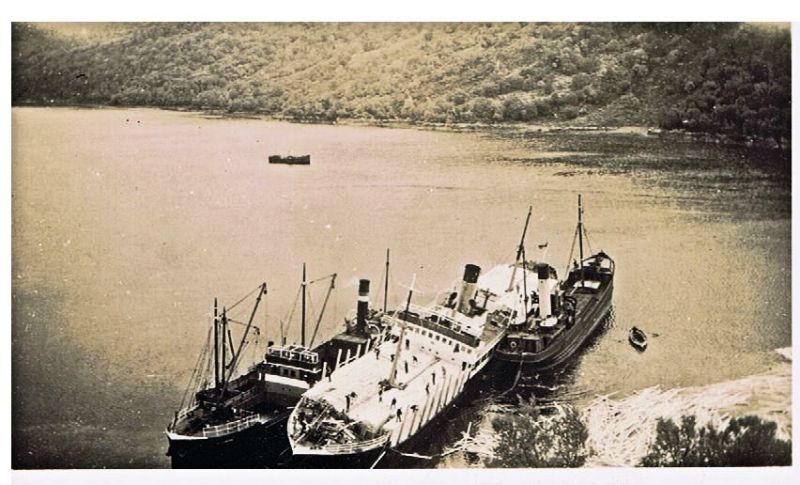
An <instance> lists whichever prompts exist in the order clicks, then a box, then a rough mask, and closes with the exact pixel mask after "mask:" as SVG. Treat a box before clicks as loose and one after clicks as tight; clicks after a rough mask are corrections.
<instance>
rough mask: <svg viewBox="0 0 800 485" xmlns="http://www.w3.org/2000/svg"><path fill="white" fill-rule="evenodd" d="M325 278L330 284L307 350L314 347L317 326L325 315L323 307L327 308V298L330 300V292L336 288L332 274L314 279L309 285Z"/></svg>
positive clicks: (334, 274)
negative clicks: (328, 279) (329, 280)
mask: <svg viewBox="0 0 800 485" xmlns="http://www.w3.org/2000/svg"><path fill="white" fill-rule="evenodd" d="M325 278H330V279H331V284H330V285H328V292H327V293H325V301H323V302H322V310H320V312H319V318H317V324H316V326H314V333H313V334H311V342H309V343H308V347H309V348H311V347H313V346H314V341H315V340H316V339H317V330H319V324H320V323H321V322H322V316H323V315H324V314H325V307H327V306H328V298H330V296H331V292H332V291H333V289H334V288H336V273H333V274H332V275H329V276H324V277H322V278H319V279H316V280H314V281H312V282H311V283H314V282H316V281H319V280H322V279H325Z"/></svg>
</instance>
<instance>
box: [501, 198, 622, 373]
mask: <svg viewBox="0 0 800 485" xmlns="http://www.w3.org/2000/svg"><path fill="white" fill-rule="evenodd" d="M529 217H530V213H529ZM575 239H577V241H578V245H579V259H578V260H576V261H575V262H574V263H573V265H572V268H571V269H569V272H568V275H567V278H566V279H565V280H563V281H561V282H559V281H558V276H557V273H556V270H555V268H553V267H552V266H550V265H548V264H547V263H544V262H529V261H525V259H524V249H522V250H521V252H522V257H521V259H522V261H521V262H518V264H521V265H522V266H525V267H531V268H534V269H535V270H536V274H537V279H536V288H537V289H536V291H535V292H532V293H530V294H528V293H527V292H526V295H528V297H527V298H526V301H529V302H530V306H529V308H528V309H527V310H526V315H527V317H526V318H525V319H523V320H522V321H521V322H520V323H518V324H514V325H510V326H509V328H508V331H507V333H506V335H505V338H504V339H503V341H502V342H501V343H500V345H499V346H498V347H497V350H496V351H495V356H496V357H497V358H498V359H499V360H502V361H507V362H514V363H520V364H525V365H526V366H527V367H534V368H537V369H549V368H553V367H555V366H558V365H561V364H563V363H564V362H565V361H567V360H568V359H569V358H570V357H572V356H573V355H574V354H575V352H576V351H577V350H578V349H579V348H580V347H581V345H583V343H584V342H585V341H586V340H587V338H588V337H589V336H590V335H592V333H593V332H594V331H595V330H596V329H597V328H598V327H599V325H600V323H601V322H602V321H603V320H604V319H605V318H606V317H607V316H608V314H609V313H610V311H611V297H612V294H613V291H614V271H615V264H614V260H613V259H611V257H610V256H608V254H606V253H605V252H603V251H602V250H601V251H599V252H597V253H596V254H593V255H591V256H589V257H584V254H583V245H584V239H587V240H588V238H587V233H586V229H585V227H584V225H583V205H582V200H581V196H578V226H577V228H576V230H575V238H574V239H573V244H572V245H573V249H574V247H575ZM523 241H524V236H523ZM522 247H523V246H522V243H521V244H520V248H522ZM518 259H520V258H518ZM570 259H572V254H570Z"/></svg>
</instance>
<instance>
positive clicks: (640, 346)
mask: <svg viewBox="0 0 800 485" xmlns="http://www.w3.org/2000/svg"><path fill="white" fill-rule="evenodd" d="M628 341H629V342H630V343H631V345H632V346H633V348H635V349H636V350H638V351H639V352H644V351H645V350H646V349H647V335H645V333H644V331H642V329H640V328H638V327H631V330H630V331H629V332H628Z"/></svg>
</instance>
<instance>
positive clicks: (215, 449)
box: [167, 409, 291, 468]
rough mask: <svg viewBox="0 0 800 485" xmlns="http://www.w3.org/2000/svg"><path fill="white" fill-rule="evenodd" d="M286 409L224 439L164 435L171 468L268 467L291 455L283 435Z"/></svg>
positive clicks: (221, 437) (284, 432)
mask: <svg viewBox="0 0 800 485" xmlns="http://www.w3.org/2000/svg"><path fill="white" fill-rule="evenodd" d="M288 414H289V413H288V409H287V411H286V412H284V413H282V414H281V415H279V416H277V417H275V418H273V419H271V420H269V421H267V422H265V423H258V424H256V425H254V426H251V427H249V428H247V429H245V430H242V431H239V432H237V433H232V434H229V435H226V436H219V437H215V438H205V439H181V438H174V437H171V436H169V435H168V436H167V440H168V441H169V449H168V451H167V455H169V456H170V458H171V462H172V468H256V467H257V468H263V467H267V468H272V467H278V466H280V465H281V463H282V462H283V460H285V459H288V457H290V456H291V450H290V448H289V440H288V438H287V436H286V421H287V419H288Z"/></svg>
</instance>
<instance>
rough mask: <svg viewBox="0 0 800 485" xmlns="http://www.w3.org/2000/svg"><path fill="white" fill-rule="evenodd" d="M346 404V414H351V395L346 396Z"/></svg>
mask: <svg viewBox="0 0 800 485" xmlns="http://www.w3.org/2000/svg"><path fill="white" fill-rule="evenodd" d="M344 402H345V408H344V412H346V413H349V412H350V394H347V395H345V396H344Z"/></svg>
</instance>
